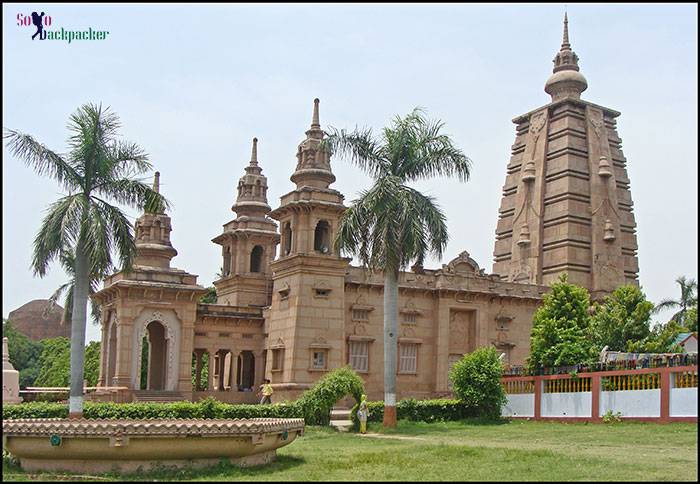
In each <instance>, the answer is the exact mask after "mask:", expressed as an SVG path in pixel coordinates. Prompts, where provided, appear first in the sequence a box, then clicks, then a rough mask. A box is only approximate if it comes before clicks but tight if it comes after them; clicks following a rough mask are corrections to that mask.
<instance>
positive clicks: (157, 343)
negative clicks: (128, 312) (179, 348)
mask: <svg viewBox="0 0 700 484" xmlns="http://www.w3.org/2000/svg"><path fill="white" fill-rule="evenodd" d="M146 333H147V337H148V378H147V382H148V383H147V385H148V386H147V387H146V389H147V390H165V388H166V378H167V372H168V364H167V355H168V340H167V339H166V337H165V334H166V331H165V326H163V324H162V323H160V322H159V321H151V322H150V323H148V325H147V326H146Z"/></svg>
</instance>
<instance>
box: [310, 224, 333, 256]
mask: <svg viewBox="0 0 700 484" xmlns="http://www.w3.org/2000/svg"><path fill="white" fill-rule="evenodd" d="M330 242H331V226H330V225H329V224H328V222H327V221H325V220H321V221H319V222H318V224H316V230H314V250H315V251H317V252H320V253H322V254H328V253H329V252H330Z"/></svg>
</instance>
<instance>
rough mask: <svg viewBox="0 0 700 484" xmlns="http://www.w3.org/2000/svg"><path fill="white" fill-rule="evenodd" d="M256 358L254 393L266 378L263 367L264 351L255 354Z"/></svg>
mask: <svg viewBox="0 0 700 484" xmlns="http://www.w3.org/2000/svg"><path fill="white" fill-rule="evenodd" d="M253 356H254V357H255V378H254V379H253V391H254V392H255V391H257V389H258V388H259V387H260V385H261V384H262V382H263V378H265V368H264V367H263V354H262V351H260V352H258V353H253Z"/></svg>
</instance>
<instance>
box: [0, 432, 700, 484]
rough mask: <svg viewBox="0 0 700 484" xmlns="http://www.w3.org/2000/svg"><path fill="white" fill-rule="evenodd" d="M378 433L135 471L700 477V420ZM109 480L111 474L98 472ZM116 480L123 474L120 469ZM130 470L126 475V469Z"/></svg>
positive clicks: (310, 476) (309, 439) (237, 476)
mask: <svg viewBox="0 0 700 484" xmlns="http://www.w3.org/2000/svg"><path fill="white" fill-rule="evenodd" d="M370 431H371V432H373V433H374V436H364V437H363V436H358V435H356V434H345V433H337V432H335V431H334V430H332V429H328V428H318V427H310V428H307V431H306V435H305V436H304V437H302V438H300V439H298V440H296V441H295V442H293V443H292V444H290V445H289V446H287V447H284V448H283V449H280V450H279V451H278V459H277V461H276V462H275V463H273V464H271V465H268V466H264V467H259V468H249V469H239V468H237V467H234V466H231V465H225V464H221V465H219V466H218V467H214V468H209V469H205V470H196V471H195V470H187V471H180V472H176V473H164V472H159V473H153V474H149V475H143V474H141V475H138V476H130V477H127V478H131V479H133V480H148V479H158V480H164V479H169V480H170V479H172V480H174V479H186V480H224V481H232V480H261V481H263V480H285V481H291V480H295V481H297V480H357V481H368V480H497V481H501V480H536V481H556V480H567V481H575V480H599V481H608V480H611V481H623V480H628V481H635V480H648V481H656V480H676V481H677V480H687V481H696V480H697V477H698V470H697V469H698V458H697V450H698V431H697V424H668V425H659V424H651V423H632V422H630V423H616V424H596V425H592V424H588V425H587V424H583V423H572V424H560V423H544V422H526V421H525V422H521V421H511V422H508V423H503V424H479V423H478V422H448V423H433V424H425V423H409V422H400V423H399V427H398V429H397V430H395V431H390V432H381V429H380V425H379V424H372V425H370ZM95 477H96V480H105V477H109V476H104V475H100V476H95ZM113 477H114V478H115V479H116V476H113ZM34 479H41V480H72V479H80V480H88V479H89V476H80V477H76V476H69V475H55V474H41V475H32V474H26V473H23V472H21V471H20V470H19V469H18V468H17V467H15V466H13V465H11V464H9V463H7V462H3V480H34ZM122 479H123V478H122Z"/></svg>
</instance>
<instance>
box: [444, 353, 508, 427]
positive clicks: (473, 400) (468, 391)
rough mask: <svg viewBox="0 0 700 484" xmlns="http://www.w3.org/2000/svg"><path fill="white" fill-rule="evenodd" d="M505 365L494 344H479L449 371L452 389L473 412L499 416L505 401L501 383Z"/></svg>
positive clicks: (488, 416) (493, 416)
mask: <svg viewBox="0 0 700 484" xmlns="http://www.w3.org/2000/svg"><path fill="white" fill-rule="evenodd" d="M502 373H503V366H502V365H501V361H500V360H499V358H498V353H496V349H495V348H486V347H484V348H479V349H477V350H476V351H473V352H471V353H469V354H467V355H465V356H464V357H463V358H462V359H461V360H459V361H458V362H457V363H455V364H454V366H453V367H452V370H451V371H450V380H451V381H452V389H453V391H454V394H455V396H456V397H457V399H458V400H460V401H462V402H463V403H464V405H465V406H466V407H467V408H469V409H470V410H471V411H473V412H475V415H474V416H478V417H485V418H498V417H500V416H501V407H502V406H503V405H505V404H506V394H505V391H504V390H503V386H502V385H501V376H502Z"/></svg>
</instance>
